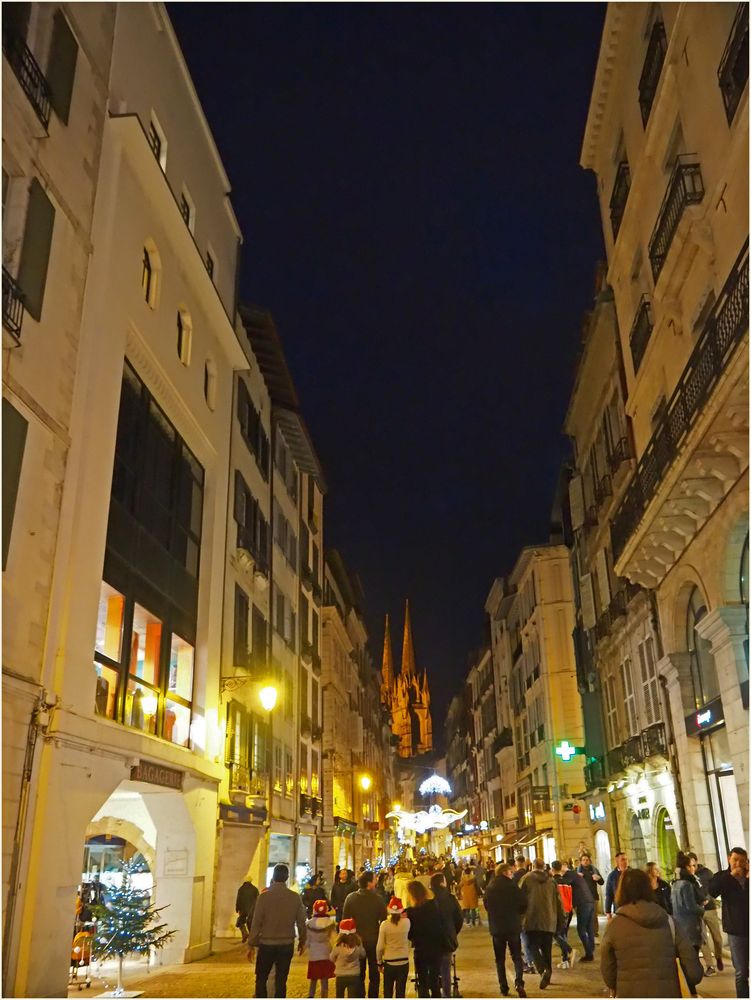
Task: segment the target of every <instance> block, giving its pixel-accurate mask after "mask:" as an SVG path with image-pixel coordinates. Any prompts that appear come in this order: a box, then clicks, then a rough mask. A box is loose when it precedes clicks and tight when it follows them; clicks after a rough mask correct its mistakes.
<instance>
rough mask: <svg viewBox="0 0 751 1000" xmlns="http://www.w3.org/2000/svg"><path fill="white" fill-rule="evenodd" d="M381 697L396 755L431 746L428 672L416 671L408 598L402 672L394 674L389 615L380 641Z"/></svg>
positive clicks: (401, 755)
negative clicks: (396, 742) (388, 714)
mask: <svg viewBox="0 0 751 1000" xmlns="http://www.w3.org/2000/svg"><path fill="white" fill-rule="evenodd" d="M382 678H383V683H382V687H381V691H382V699H383V701H384V704H386V705H387V706H388V707H389V709H390V711H391V719H392V729H393V732H394V735H395V736H397V737H398V738H399V749H398V752H399V756H400V757H414V756H416V755H418V754H423V753H428V752H429V751H430V750H432V749H433V720H432V718H431V715H430V690H429V688H428V678H427V673H426V672H425V671H423V673H422V676H420V675H419V674H418V673H417V667H416V662H415V649H414V643H413V641H412V621H411V619H410V614H409V601H407V603H406V607H405V611H404V637H403V640H402V663H401V671H400V672H399V674H398V675H397V676H394V670H393V664H392V660H391V633H390V629H389V621H388V616H387V618H386V630H385V635H384V644H383V668H382Z"/></svg>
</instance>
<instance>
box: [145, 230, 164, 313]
mask: <svg viewBox="0 0 751 1000" xmlns="http://www.w3.org/2000/svg"><path fill="white" fill-rule="evenodd" d="M161 270H162V265H161V260H160V257H159V251H158V250H157V248H156V246H155V245H154V242H153V241H152V240H147V241H146V242H145V243H144V245H143V261H142V265H141V291H142V292H143V297H144V299H145V300H146V302H147V304H148V305H149V306H151V308H152V309H156V307H157V304H158V301H159V279H160V277H161Z"/></svg>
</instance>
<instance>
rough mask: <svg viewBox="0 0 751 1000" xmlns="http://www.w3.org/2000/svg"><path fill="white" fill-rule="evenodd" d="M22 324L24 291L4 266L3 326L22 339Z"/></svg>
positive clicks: (18, 338) (17, 338)
mask: <svg viewBox="0 0 751 1000" xmlns="http://www.w3.org/2000/svg"><path fill="white" fill-rule="evenodd" d="M22 324H23V292H22V291H21V288H20V286H19V284H18V282H17V281H16V279H15V278H14V277H13V275H12V274H11V273H10V271H6V269H5V268H3V326H4V327H5V329H6V330H7V331H8V332H9V333H10V334H12V335H13V336H14V337H15V338H16V340H20V339H21V326H22Z"/></svg>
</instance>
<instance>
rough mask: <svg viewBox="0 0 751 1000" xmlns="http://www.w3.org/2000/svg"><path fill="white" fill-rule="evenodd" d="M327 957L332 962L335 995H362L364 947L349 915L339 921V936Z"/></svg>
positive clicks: (363, 989) (363, 988) (363, 986)
mask: <svg viewBox="0 0 751 1000" xmlns="http://www.w3.org/2000/svg"><path fill="white" fill-rule="evenodd" d="M329 958H330V959H331V961H332V962H333V963H334V975H335V976H336V995H337V997H344V996H347V997H363V996H364V995H365V984H364V982H363V979H362V974H361V968H362V960H363V959H364V958H365V949H364V948H363V946H362V941H361V940H360V937H359V935H358V933H357V925H356V924H355V921H354V920H352V919H350V918H349V917H343V918H342V920H340V921H339V937H338V938H337V939H336V944H335V945H334V947H333V948H332V949H331V954H330V955H329Z"/></svg>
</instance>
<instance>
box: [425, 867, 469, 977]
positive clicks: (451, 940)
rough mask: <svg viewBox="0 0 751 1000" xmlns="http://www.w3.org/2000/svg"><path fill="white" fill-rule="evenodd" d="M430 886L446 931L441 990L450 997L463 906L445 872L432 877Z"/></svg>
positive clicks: (462, 918)
mask: <svg viewBox="0 0 751 1000" xmlns="http://www.w3.org/2000/svg"><path fill="white" fill-rule="evenodd" d="M430 888H431V889H432V891H433V896H434V897H435V902H436V906H437V907H438V912H439V913H440V914H441V920H442V921H443V928H444V931H445V933H446V950H445V951H444V952H443V955H442V957H441V992H442V993H443V995H444V997H450V996H451V956H452V955H453V954H454V952H455V951H456V949H457V948H458V947H459V931H460V930H461V929H462V927H463V926H464V915H463V914H462V908H461V906H459V900H458V899H457V898H456V896H454V895H453V894H452V893H450V892H449V890H448V886H447V885H446V876H445V874H444V873H443V872H436V874H435V875H433V876H432V877H431V879H430Z"/></svg>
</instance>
